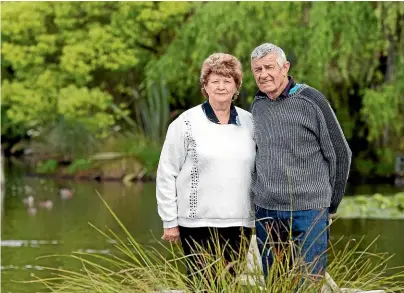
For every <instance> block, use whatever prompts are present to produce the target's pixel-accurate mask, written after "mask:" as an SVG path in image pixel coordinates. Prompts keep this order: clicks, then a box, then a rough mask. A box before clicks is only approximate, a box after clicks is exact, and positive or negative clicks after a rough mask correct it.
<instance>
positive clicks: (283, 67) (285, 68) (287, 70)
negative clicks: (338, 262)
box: [282, 61, 290, 76]
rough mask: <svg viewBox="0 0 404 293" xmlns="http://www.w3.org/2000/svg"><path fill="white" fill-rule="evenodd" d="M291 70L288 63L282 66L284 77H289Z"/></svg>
mask: <svg viewBox="0 0 404 293" xmlns="http://www.w3.org/2000/svg"><path fill="white" fill-rule="evenodd" d="M289 68H290V62H289V61H286V62H285V63H284V64H283V66H282V75H283V76H287V75H288V72H289Z"/></svg>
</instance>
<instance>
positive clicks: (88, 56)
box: [1, 2, 192, 134]
mask: <svg viewBox="0 0 404 293" xmlns="http://www.w3.org/2000/svg"><path fill="white" fill-rule="evenodd" d="M191 6H192V4H191V3H187V2H183V3H157V2H156V3H151V2H130V3H126V2H59V3H57V2H32V3H28V2H9V3H3V4H2V10H1V16H2V109H3V108H4V109H5V114H6V115H7V118H8V119H9V120H5V121H7V122H8V123H14V124H21V125H25V127H26V129H28V128H29V127H33V126H37V127H40V126H46V125H48V124H49V123H50V122H54V121H55V120H56V119H57V117H58V116H65V117H66V118H67V119H77V120H79V122H81V123H84V124H85V126H86V127H87V128H88V129H90V130H91V131H93V132H94V133H98V134H99V133H101V134H102V133H104V132H105V131H106V130H108V129H109V127H110V126H111V125H113V124H114V123H116V120H117V119H118V118H122V117H118V116H116V115H115V114H114V112H113V111H111V110H110V109H109V107H110V106H111V104H112V103H115V104H116V105H120V107H121V106H122V105H125V103H123V102H127V100H128V98H130V96H131V95H132V92H133V90H134V89H137V88H138V87H139V84H140V82H142V81H143V79H144V73H143V71H144V66H145V64H147V62H148V61H149V60H150V59H152V58H154V56H155V55H156V54H157V52H159V51H161V50H162V48H164V46H166V45H167V44H168V43H169V41H170V40H171V39H172V37H173V35H174V30H175V28H176V27H177V26H178V25H179V24H180V23H181V22H182V20H183V18H184V15H185V14H186V13H188V12H189V9H190V7H191ZM165 34H166V36H165ZM159 37H161V38H164V37H166V39H161V40H158V38H159ZM121 113H125V114H128V112H127V111H122V112H121ZM104 134H105V133H104Z"/></svg>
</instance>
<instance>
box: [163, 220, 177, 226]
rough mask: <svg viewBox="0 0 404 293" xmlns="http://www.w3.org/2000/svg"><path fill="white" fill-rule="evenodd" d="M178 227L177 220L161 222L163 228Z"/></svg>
mask: <svg viewBox="0 0 404 293" xmlns="http://www.w3.org/2000/svg"><path fill="white" fill-rule="evenodd" d="M177 226H178V220H177V219H175V220H172V221H168V222H166V221H165V222H163V228H174V227H177Z"/></svg>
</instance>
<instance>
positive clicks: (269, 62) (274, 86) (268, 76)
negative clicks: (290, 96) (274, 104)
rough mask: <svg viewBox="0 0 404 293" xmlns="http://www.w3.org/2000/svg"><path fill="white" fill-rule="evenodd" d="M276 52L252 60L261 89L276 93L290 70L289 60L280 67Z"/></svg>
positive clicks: (265, 91)
mask: <svg viewBox="0 0 404 293" xmlns="http://www.w3.org/2000/svg"><path fill="white" fill-rule="evenodd" d="M276 58H277V55H276V54H268V55H266V56H264V57H262V58H260V59H258V58H255V59H253V60H252V61H251V70H252V72H253V74H254V78H255V82H256V83H257V86H258V88H259V89H260V91H262V92H264V93H266V94H272V93H276V92H277V91H278V89H279V88H280V87H281V86H282V84H283V82H284V80H285V76H287V74H288V71H289V66H290V65H289V62H285V64H284V65H283V66H282V67H280V66H279V64H278V62H276Z"/></svg>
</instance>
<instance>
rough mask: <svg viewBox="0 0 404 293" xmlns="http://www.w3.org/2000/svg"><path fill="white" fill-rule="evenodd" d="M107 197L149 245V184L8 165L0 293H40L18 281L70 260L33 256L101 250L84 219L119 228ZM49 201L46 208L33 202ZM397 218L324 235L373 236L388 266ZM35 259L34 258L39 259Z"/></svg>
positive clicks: (400, 262)
mask: <svg viewBox="0 0 404 293" xmlns="http://www.w3.org/2000/svg"><path fill="white" fill-rule="evenodd" d="M61 189H67V190H71V194H72V197H70V198H67V199H62V197H61V196H60V190H61ZM97 192H98V193H99V194H101V195H102V197H103V198H104V199H105V200H106V201H107V203H108V204H109V205H110V207H111V208H112V210H113V211H114V212H115V213H116V214H117V215H118V216H119V218H120V219H121V221H122V222H123V223H124V224H125V226H126V227H127V228H128V230H129V231H130V233H131V234H132V235H133V236H134V237H135V239H136V240H138V241H139V242H140V243H142V244H147V245H149V244H150V245H153V244H155V243H156V240H155V239H160V236H161V233H162V225H161V222H160V219H159V217H158V214H157V209H156V200H155V185H154V183H138V184H132V185H131V186H125V185H123V184H122V183H119V182H103V183H98V182H89V181H82V182H78V181H65V180H55V179H43V178H38V177H27V176H24V175H23V171H22V170H19V169H15V168H14V169H13V170H8V171H7V174H6V193H5V199H4V203H3V209H2V214H1V220H2V222H1V228H2V231H1V292H4V293H11V292H13V293H17V292H18V293H25V292H30V293H31V292H44V291H46V290H45V289H44V288H43V287H42V286H41V285H38V284H23V283H21V281H24V280H25V281H26V280H32V279H33V276H32V274H35V275H37V276H40V277H45V276H49V272H48V271H45V270H44V269H43V268H44V267H65V266H75V265H79V264H78V263H73V262H71V260H69V259H68V258H65V257H59V256H56V257H51V258H39V257H42V256H49V255H61V254H70V253H71V252H72V251H86V252H90V253H91V252H100V253H108V252H109V251H110V250H111V249H112V247H113V243H111V242H108V241H107V240H106V239H105V238H104V237H103V236H101V235H100V234H99V232H97V231H95V230H94V229H93V228H92V227H90V225H89V223H92V224H94V225H95V226H97V227H99V228H101V229H104V228H105V227H106V226H107V227H109V228H111V229H112V230H114V231H116V232H118V231H120V229H119V227H118V225H117V224H116V222H115V220H114V219H113V217H112V216H111V214H110V213H109V211H108V210H107V209H106V207H105V206H104V204H103V203H102V202H101V200H100V198H99V196H98V195H97ZM353 192H354V193H357V194H366V193H367V194H369V193H370V194H371V193H375V192H381V193H383V194H389V193H394V192H396V190H394V189H393V188H392V187H390V186H369V185H368V186H362V187H356V188H353V187H351V188H349V189H348V193H353ZM28 194H32V195H33V196H34V198H35V201H36V205H37V211H36V213H33V212H32V211H31V213H29V212H28V211H27V209H26V207H25V206H24V203H23V199H24V198H26V197H27V195H28ZM45 200H51V201H52V204H53V207H52V209H46V208H41V207H39V206H38V203H39V202H40V201H45ZM403 225H404V220H364V219H339V220H338V221H336V222H335V223H334V224H333V226H332V228H331V241H336V240H337V239H339V238H340V237H341V236H346V237H347V238H348V237H352V238H356V239H360V238H361V237H362V236H364V237H365V238H364V242H363V244H362V245H363V248H365V245H367V244H368V243H370V242H371V241H372V240H374V239H375V238H376V237H377V236H380V237H379V239H378V241H377V245H376V248H377V251H379V252H387V253H389V254H395V257H394V258H393V259H392V260H391V261H390V263H389V265H390V266H404V245H403V243H404V233H403ZM38 258H39V259H38Z"/></svg>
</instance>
